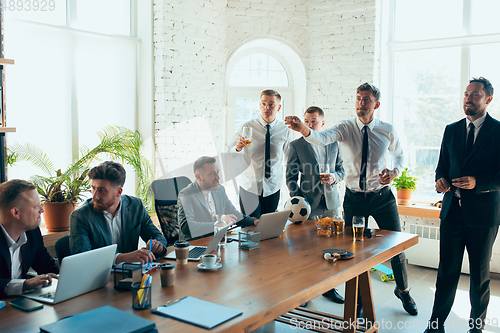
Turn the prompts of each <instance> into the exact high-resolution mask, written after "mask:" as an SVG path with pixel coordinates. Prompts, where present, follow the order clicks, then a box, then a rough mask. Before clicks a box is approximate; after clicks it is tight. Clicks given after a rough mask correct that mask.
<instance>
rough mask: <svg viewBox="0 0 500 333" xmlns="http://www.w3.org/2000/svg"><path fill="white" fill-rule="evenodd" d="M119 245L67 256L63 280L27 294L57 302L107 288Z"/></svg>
mask: <svg viewBox="0 0 500 333" xmlns="http://www.w3.org/2000/svg"><path fill="white" fill-rule="evenodd" d="M116 247H117V245H116V244H113V245H110V246H106V247H101V248H99V249H95V250H91V251H87V252H83V253H78V254H75V255H72V256H68V257H65V258H64V259H63V260H62V262H61V270H60V273H59V279H52V285H51V286H48V287H45V288H41V289H37V290H34V291H32V292H29V293H26V294H23V295H22V296H24V297H27V298H31V299H34V300H36V301H39V302H43V303H49V304H57V303H60V302H63V301H65V300H67V299H70V298H73V297H76V296H80V295H82V294H85V293H88V292H90V291H93V290H96V289H99V288H102V287H104V286H105V285H106V284H107V283H108V282H109V275H110V273H111V267H112V266H113V262H114V260H115V253H116Z"/></svg>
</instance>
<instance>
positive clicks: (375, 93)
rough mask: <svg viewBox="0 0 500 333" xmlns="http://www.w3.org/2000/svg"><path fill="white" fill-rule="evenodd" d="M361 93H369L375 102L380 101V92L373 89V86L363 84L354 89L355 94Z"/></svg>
mask: <svg viewBox="0 0 500 333" xmlns="http://www.w3.org/2000/svg"><path fill="white" fill-rule="evenodd" d="M361 91H371V92H372V94H373V97H375V99H376V100H377V102H378V101H379V100H380V90H379V89H378V88H377V87H375V86H374V85H373V84H369V83H368V82H365V83H363V84H362V85H360V86H359V87H358V89H356V93H359V92H361Z"/></svg>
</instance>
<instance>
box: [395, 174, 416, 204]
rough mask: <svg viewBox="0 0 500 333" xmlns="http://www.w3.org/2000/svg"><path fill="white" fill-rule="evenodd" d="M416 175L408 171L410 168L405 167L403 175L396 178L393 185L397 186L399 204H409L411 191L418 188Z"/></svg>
mask: <svg viewBox="0 0 500 333" xmlns="http://www.w3.org/2000/svg"><path fill="white" fill-rule="evenodd" d="M417 181H418V179H417V178H416V177H412V176H411V175H410V173H409V172H408V168H405V169H404V170H403V172H401V175H400V176H399V177H397V178H395V179H394V182H393V185H394V186H395V187H396V190H397V191H398V192H397V196H398V204H399V205H407V204H408V202H409V201H410V199H411V193H412V192H413V191H415V189H416V188H417Z"/></svg>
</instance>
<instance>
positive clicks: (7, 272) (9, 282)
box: [0, 179, 59, 297]
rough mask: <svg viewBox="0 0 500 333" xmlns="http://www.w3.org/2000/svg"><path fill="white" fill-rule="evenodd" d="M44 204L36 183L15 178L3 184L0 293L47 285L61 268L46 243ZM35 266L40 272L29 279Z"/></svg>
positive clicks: (0, 194)
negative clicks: (42, 219) (41, 224)
mask: <svg viewBox="0 0 500 333" xmlns="http://www.w3.org/2000/svg"><path fill="white" fill-rule="evenodd" d="M42 213H43V208H42V206H41V205H40V197H39V196H38V193H37V191H36V187H35V185H33V184H32V183H30V182H27V181H25V180H20V179H13V180H10V181H8V182H6V183H3V184H1V185H0V229H1V231H0V297H4V296H6V295H20V294H21V293H22V292H24V291H28V290H32V289H38V288H42V287H46V286H49V285H51V284H52V278H57V275H56V274H57V273H59V269H58V268H57V265H56V263H55V260H54V259H53V258H52V257H51V256H50V254H49V253H48V252H47V249H46V248H45V246H44V245H43V238H42V234H41V232H40V228H39V227H38V226H39V225H40V220H41V215H42ZM30 267H32V268H33V269H34V270H35V271H36V272H37V273H38V274H41V275H38V276H36V277H33V278H31V279H28V276H27V273H28V270H29V268H30Z"/></svg>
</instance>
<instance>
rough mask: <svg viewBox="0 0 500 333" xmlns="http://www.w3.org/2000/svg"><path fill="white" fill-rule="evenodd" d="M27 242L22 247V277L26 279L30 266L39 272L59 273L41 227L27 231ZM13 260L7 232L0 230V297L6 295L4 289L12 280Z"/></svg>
mask: <svg viewBox="0 0 500 333" xmlns="http://www.w3.org/2000/svg"><path fill="white" fill-rule="evenodd" d="M26 238H27V239H28V241H27V243H26V244H24V245H23V247H22V248H21V253H22V257H23V262H22V268H21V271H22V273H21V278H22V279H26V278H27V273H28V270H29V268H30V267H33V269H34V270H35V271H36V272H37V273H38V274H45V273H56V274H57V273H59V268H57V265H56V262H55V260H54V258H52V257H51V256H50V254H49V252H47V249H46V248H45V246H44V245H43V238H42V233H41V232H40V228H36V229H33V230H29V231H26ZM11 269H12V261H11V258H10V251H9V248H8V247H7V240H6V239H5V234H4V233H3V231H2V230H0V297H5V296H6V295H5V294H4V289H5V286H6V285H7V283H9V281H10V280H11V274H12V272H11Z"/></svg>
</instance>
